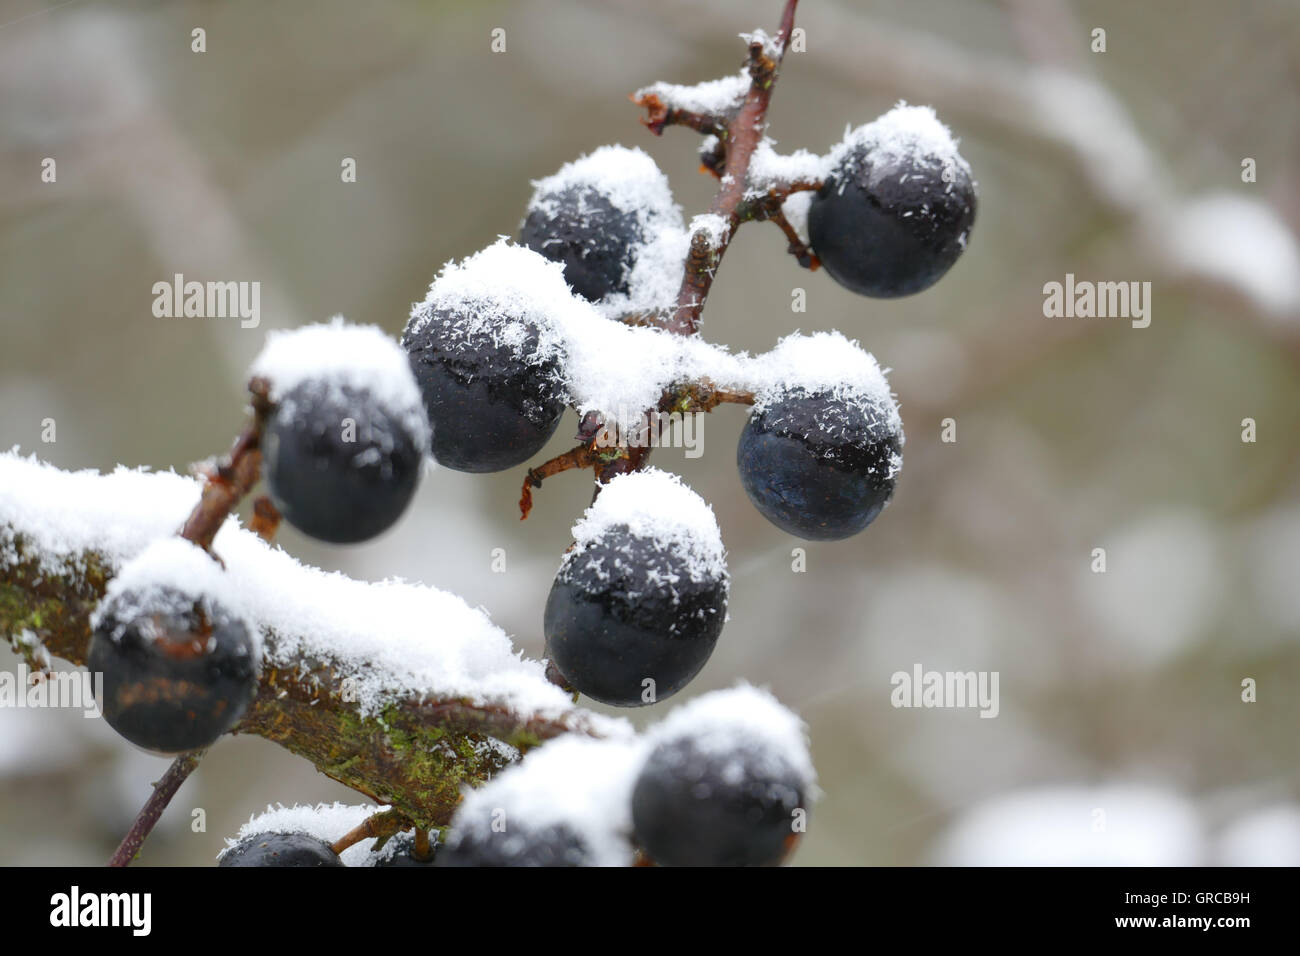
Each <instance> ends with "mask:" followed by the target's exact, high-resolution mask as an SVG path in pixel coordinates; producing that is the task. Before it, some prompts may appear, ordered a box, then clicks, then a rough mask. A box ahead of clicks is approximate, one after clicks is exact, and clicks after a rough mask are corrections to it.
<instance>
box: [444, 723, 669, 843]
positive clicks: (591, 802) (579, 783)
mask: <svg viewBox="0 0 1300 956" xmlns="http://www.w3.org/2000/svg"><path fill="white" fill-rule="evenodd" d="M644 760H645V749H644V746H643V744H642V742H641V741H640V740H638V739H636V738H633V737H630V736H628V737H622V738H618V739H606V740H593V739H591V738H588V737H578V736H565V737H560V738H558V739H556V740H552V741H549V742H548V743H546V744H545V745H544V746H542V747H540V748H538V749H536V750H534V751H532V752H530V753H529V754H528V755H527V756H526V757H525V758H524V759H523V761H522V762H521V763H519V764H516V765H515V766H513V767H510V768H508V769H506V770H505V771H503V772H502V773H501V774H499V775H498V776H497V777H495V778H494V779H492V780H491V781H489V782H488V783H486V784H484V785H483V786H482V787H480V788H478V789H477V790H472V791H469V792H467V793H466V795H465V799H464V802H463V803H462V804H461V806H460V808H459V809H458V810H457V811H456V816H455V817H454V818H453V819H452V829H453V830H456V829H458V828H469V829H473V830H482V831H484V832H490V833H493V834H494V835H496V834H500V835H501V837H502V838H503V839H511V838H517V839H519V840H520V841H525V843H522V844H521V845H526V841H527V839H528V833H529V832H536V831H538V830H544V829H546V828H548V827H552V826H560V825H563V826H565V827H567V828H568V829H570V830H571V831H572V832H573V833H574V834H575V835H576V836H577V837H578V838H579V839H580V840H582V842H583V844H584V846H585V847H586V849H587V852H588V854H589V856H588V860H589V862H590V865H592V866H627V865H629V864H630V863H631V862H632V847H631V844H630V843H629V842H628V837H629V834H630V833H631V830H632V787H633V786H634V785H635V783H636V777H637V773H638V772H639V771H640V768H641V765H642V764H643V762H644ZM494 822H496V826H497V827H498V828H499V827H500V826H502V825H504V827H505V829H504V830H500V829H497V830H492V829H491V828H492V826H493V824H494Z"/></svg>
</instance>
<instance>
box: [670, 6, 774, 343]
mask: <svg viewBox="0 0 1300 956" xmlns="http://www.w3.org/2000/svg"><path fill="white" fill-rule="evenodd" d="M798 2H799V0H786V5H785V12H784V13H783V14H782V16H781V31H780V33H778V34H777V50H776V55H775V56H772V55H771V53H770V52H769V50H768V49H767V47H766V45H765V44H764V43H763V42H762V40H761V39H760V38H755V39H754V40H752V41H751V42H750V46H749V62H748V68H749V74H750V77H751V82H750V86H749V92H748V93H747V94H746V95H745V100H744V102H743V103H742V104H741V106H740V109H739V110H738V111H737V112H736V114H735V115H734V116H733V117H731V119H730V121H729V122H728V124H727V132H726V137H725V141H726V147H727V162H726V166H725V167H724V172H723V174H722V178H721V184H722V185H721V188H720V189H719V190H718V193H717V195H716V196H714V198H713V202H712V204H711V205H710V206H709V213H711V214H713V215H715V216H720V217H722V219H723V221H724V222H725V223H726V228H725V230H724V231H723V233H722V235H720V236H718V235H715V234H714V233H713V232H712V230H710V229H709V228H707V227H701V228H697V229H696V230H695V233H694V234H693V235H692V236H691V251H690V253H689V255H688V256H687V259H686V271H685V275H684V276H683V277H682V286H681V289H680V291H679V292H678V293H677V309H676V311H674V313H673V316H672V319H671V320H670V321H669V322H668V324H667V328H668V329H669V330H670V331H672V332H675V333H677V334H678V335H694V334H695V333H696V332H698V331H699V326H700V313H701V312H702V311H703V310H704V300H705V299H706V298H708V295H709V289H710V288H711V287H712V286H713V277H714V275H715V274H716V273H717V269H718V264H719V263H720V262H721V261H722V256H723V254H724V253H725V252H726V251H727V246H728V245H729V244H730V242H731V237H732V236H734V235H735V234H736V229H737V227H739V225H740V223H741V219H742V217H741V214H740V211H739V210H740V206H741V203H742V202H743V201H744V199H745V190H746V188H747V187H748V183H749V161H750V159H751V158H752V157H753V155H754V150H755V149H757V148H758V144H759V143H760V142H761V141H762V138H763V130H764V129H765V128H766V124H767V108H768V105H769V104H770V103H771V101H772V90H773V88H774V87H775V85H776V79H777V74H778V73H779V72H780V69H781V61H782V60H783V59H784V58H785V51H786V50H787V49H788V48H789V46H790V34H791V32H792V31H793V29H794V12H795V8H796V7H797V6H798Z"/></svg>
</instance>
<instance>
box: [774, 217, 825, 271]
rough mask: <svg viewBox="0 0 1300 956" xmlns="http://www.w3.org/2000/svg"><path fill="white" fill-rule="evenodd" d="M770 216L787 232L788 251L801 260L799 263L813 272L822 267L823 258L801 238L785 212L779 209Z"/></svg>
mask: <svg viewBox="0 0 1300 956" xmlns="http://www.w3.org/2000/svg"><path fill="white" fill-rule="evenodd" d="M768 218H769V219H771V220H772V221H773V222H774V223H776V224H777V225H778V226H779V227H780V228H781V231H782V232H783V233H785V238H786V239H787V240H789V242H790V245H789V246H788V247H787V248H786V251H787V252H789V253H790V255H792V256H794V257H795V259H797V260H798V261H799V265H801V266H803V267H804V268H805V269H808V270H809V271H811V272H815V271H817V270H818V269H820V268H821V264H822V263H821V260H820V259H818V258H817V254H816V253H815V252H813V251H812V248H811V247H810V246H809V245H808V243H806V242H804V241H803V240H802V239H800V238H799V233H798V232H796V231H795V228H794V226H792V225H790V220H788V219H786V218H785V213H784V212H782V211H781V210H780V209H778V210H777V211H776V212H774V213H773V214H772V215H770V216H769V217H768Z"/></svg>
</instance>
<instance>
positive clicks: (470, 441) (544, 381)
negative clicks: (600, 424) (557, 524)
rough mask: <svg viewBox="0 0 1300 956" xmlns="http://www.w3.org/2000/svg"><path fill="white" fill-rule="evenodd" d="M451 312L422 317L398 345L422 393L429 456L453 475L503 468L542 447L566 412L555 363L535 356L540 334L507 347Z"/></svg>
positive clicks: (531, 332) (529, 329) (529, 333)
mask: <svg viewBox="0 0 1300 956" xmlns="http://www.w3.org/2000/svg"><path fill="white" fill-rule="evenodd" d="M471 323H472V316H470V315H468V314H466V313H463V312H460V311H458V310H454V309H446V308H442V309H433V310H430V311H427V312H424V313H419V314H418V317H416V318H413V319H412V322H411V324H410V325H408V326H407V330H406V333H405V334H404V335H403V337H402V347H403V348H405V349H406V351H407V354H408V355H409V356H410V360H411V370H412V371H413V372H414V373H415V380H416V382H417V383H418V384H419V386H420V392H421V393H422V394H423V396H424V407H425V411H426V413H427V414H428V417H429V425H430V426H431V428H432V429H433V457H434V458H435V459H436V460H437V462H438V464H440V465H444V466H445V467H447V468H452V469H455V470H456V471H470V472H486V471H501V470H502V469H505V468H513V467H514V466H516V465H518V464H521V463H522V462H525V461H527V460H528V459H529V458H531V457H532V456H533V455H535V454H536V453H537V452H538V451H540V450H541V448H542V446H543V445H545V444H546V442H547V440H548V439H550V437H551V435H552V434H554V432H555V428H556V426H557V425H558V424H559V423H560V416H561V415H562V414H563V413H564V408H565V399H564V391H563V389H562V387H561V385H560V383H559V378H560V368H559V361H558V359H556V358H554V357H552V356H547V357H545V358H540V357H538V356H536V354H535V353H536V351H537V347H538V332H537V329H536V327H535V326H532V325H527V326H526V327H525V328H526V334H525V335H523V336H522V342H515V343H510V344H507V343H505V342H502V341H500V339H499V338H498V337H497V336H496V335H494V334H493V331H492V330H491V329H488V328H484V329H481V330H477V331H467V329H468V328H469V327H470V325H471Z"/></svg>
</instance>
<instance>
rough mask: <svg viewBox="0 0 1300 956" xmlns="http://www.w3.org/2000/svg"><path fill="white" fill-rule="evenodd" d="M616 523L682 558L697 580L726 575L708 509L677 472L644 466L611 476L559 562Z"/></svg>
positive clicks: (719, 540) (572, 556)
mask: <svg viewBox="0 0 1300 956" xmlns="http://www.w3.org/2000/svg"><path fill="white" fill-rule="evenodd" d="M618 525H624V526H626V527H627V528H628V529H629V530H630V531H631V532H632V534H633V535H635V536H636V537H638V538H644V539H649V540H652V541H654V542H655V543H656V544H658V545H659V546H660V547H661V548H662V549H664V550H665V551H671V552H673V553H674V554H675V555H676V556H677V557H680V558H685V560H686V573H687V574H688V575H689V576H690V578H691V580H692V581H694V582H696V583H702V582H714V581H718V580H720V579H722V578H725V577H726V575H727V561H726V549H725V548H724V547H723V545H722V533H721V531H719V530H718V522H717V519H716V518H714V516H713V509H712V508H711V507H709V505H708V503H707V502H705V500H704V499H703V498H701V497H700V496H699V495H698V494H696V493H695V492H694V491H692V490H691V489H690V488H689V487H687V485H686V484H685V483H684V482H683V481H682V480H681V478H679V477H678V476H677V475H674V474H670V473H668V472H666V471H660V470H659V469H657V468H647V469H645V470H644V471H638V472H632V473H630V474H625V475H619V476H618V477H616V478H614V479H613V480H612V481H610V482H609V484H607V485H605V486H604V487H603V488H602V489H601V492H600V494H599V495H597V496H596V500H595V501H594V502H592V504H591V507H589V508H588V509H587V511H586V513H585V514H584V515H583V516H582V517H581V518H580V519H578V522H577V524H575V525H574V526H573V540H574V542H575V544H576V547H575V548H574V549H573V550H571V551H569V552H567V553H566V554H565V556H564V562H565V563H566V564H567V563H569V562H571V561H573V560H576V559H577V558H578V557H579V556H580V555H581V554H582V553H583V551H584V550H585V549H586V548H587V547H589V546H590V545H591V544H593V543H595V542H597V541H600V540H601V539H603V538H604V536H605V534H606V533H607V532H608V531H609V529H610V528H613V527H615V526H618Z"/></svg>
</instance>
